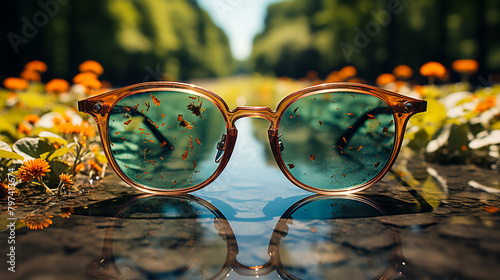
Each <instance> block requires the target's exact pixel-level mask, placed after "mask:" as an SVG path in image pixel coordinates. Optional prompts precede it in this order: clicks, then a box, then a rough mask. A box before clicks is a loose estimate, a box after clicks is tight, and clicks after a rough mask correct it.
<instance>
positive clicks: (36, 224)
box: [22, 214, 53, 230]
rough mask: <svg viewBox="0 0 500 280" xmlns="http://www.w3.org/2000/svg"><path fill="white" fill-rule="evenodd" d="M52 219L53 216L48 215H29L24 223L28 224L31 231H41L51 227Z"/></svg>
mask: <svg viewBox="0 0 500 280" xmlns="http://www.w3.org/2000/svg"><path fill="white" fill-rule="evenodd" d="M52 217H53V216H52V215H48V214H28V215H27V216H26V217H25V218H24V219H22V221H23V222H25V223H26V226H27V227H28V228H29V229H31V230H33V229H34V230H39V229H44V228H46V227H48V226H49V225H51V224H52V220H51V218H52Z"/></svg>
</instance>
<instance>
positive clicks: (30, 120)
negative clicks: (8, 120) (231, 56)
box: [24, 115, 40, 124]
mask: <svg viewBox="0 0 500 280" xmlns="http://www.w3.org/2000/svg"><path fill="white" fill-rule="evenodd" d="M24 120H25V121H27V122H28V123H30V124H35V123H37V122H38V121H39V120H40V117H39V116H37V115H27V116H26V117H24Z"/></svg>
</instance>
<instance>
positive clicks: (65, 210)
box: [60, 207, 75, 219]
mask: <svg viewBox="0 0 500 280" xmlns="http://www.w3.org/2000/svg"><path fill="white" fill-rule="evenodd" d="M74 212H75V210H74V209H73V208H69V207H63V208H61V214H60V216H61V218H63V219H69V217H70V216H71V214H73V213H74Z"/></svg>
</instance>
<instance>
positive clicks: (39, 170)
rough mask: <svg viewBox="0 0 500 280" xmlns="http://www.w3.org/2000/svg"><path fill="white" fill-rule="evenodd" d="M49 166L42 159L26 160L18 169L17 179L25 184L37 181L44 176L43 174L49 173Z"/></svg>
mask: <svg viewBox="0 0 500 280" xmlns="http://www.w3.org/2000/svg"><path fill="white" fill-rule="evenodd" d="M49 168H50V165H49V163H48V162H46V161H45V160H43V159H39V158H36V159H28V160H27V161H25V162H24V163H23V165H22V166H21V167H20V168H19V173H18V177H19V179H20V180H21V181H22V182H23V183H25V182H28V181H31V180H33V179H39V180H41V178H42V177H43V176H45V173H47V172H50V169H49Z"/></svg>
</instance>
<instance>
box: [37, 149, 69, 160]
mask: <svg viewBox="0 0 500 280" xmlns="http://www.w3.org/2000/svg"><path fill="white" fill-rule="evenodd" d="M68 152H69V149H68V148H61V149H57V150H55V151H52V152H46V153H43V154H41V155H40V158H41V159H45V160H46V161H51V160H53V159H55V158H57V157H60V156H63V155H65V154H66V153H68Z"/></svg>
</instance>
